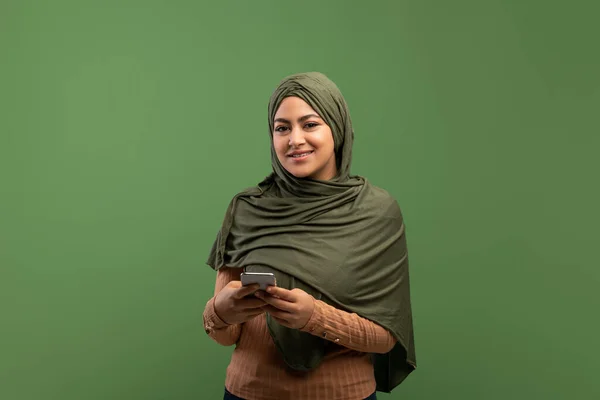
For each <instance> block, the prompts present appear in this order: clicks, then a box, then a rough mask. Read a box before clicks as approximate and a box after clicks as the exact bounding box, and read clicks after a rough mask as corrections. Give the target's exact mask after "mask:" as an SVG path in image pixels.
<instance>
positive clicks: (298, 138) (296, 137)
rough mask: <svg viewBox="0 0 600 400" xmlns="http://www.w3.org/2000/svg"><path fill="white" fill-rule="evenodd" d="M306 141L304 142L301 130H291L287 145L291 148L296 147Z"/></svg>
mask: <svg viewBox="0 0 600 400" xmlns="http://www.w3.org/2000/svg"><path fill="white" fill-rule="evenodd" d="M305 142H306V141H305V140H304V133H303V132H302V129H299V128H292V130H291V132H290V142H289V145H290V146H291V147H296V146H300V145H302V144H304V143H305Z"/></svg>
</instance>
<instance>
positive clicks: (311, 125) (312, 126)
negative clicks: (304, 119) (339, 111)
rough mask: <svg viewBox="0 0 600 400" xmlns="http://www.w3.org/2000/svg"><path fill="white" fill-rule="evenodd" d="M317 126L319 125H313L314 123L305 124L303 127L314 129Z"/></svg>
mask: <svg viewBox="0 0 600 400" xmlns="http://www.w3.org/2000/svg"><path fill="white" fill-rule="evenodd" d="M317 125H319V124H317V123H315V122H309V123H307V124H306V125H305V126H306V127H307V128H314V127H315V126H317Z"/></svg>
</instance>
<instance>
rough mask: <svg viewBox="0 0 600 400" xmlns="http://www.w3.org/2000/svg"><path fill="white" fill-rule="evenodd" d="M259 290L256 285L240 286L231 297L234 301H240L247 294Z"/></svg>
mask: <svg viewBox="0 0 600 400" xmlns="http://www.w3.org/2000/svg"><path fill="white" fill-rule="evenodd" d="M259 288H260V285H259V284H258V283H255V284H253V285H248V286H241V287H239V288H238V289H236V293H235V295H234V296H233V297H235V298H236V299H242V298H244V297H246V296H248V295H249V294H252V293H254V292H256V291H257V290H258V289H259Z"/></svg>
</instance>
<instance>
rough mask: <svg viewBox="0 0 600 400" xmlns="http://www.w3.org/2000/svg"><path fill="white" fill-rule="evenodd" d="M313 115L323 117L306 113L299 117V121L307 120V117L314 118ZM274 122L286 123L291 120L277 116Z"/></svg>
mask: <svg viewBox="0 0 600 400" xmlns="http://www.w3.org/2000/svg"><path fill="white" fill-rule="evenodd" d="M312 117H317V118H319V119H321V117H319V116H318V115H317V114H307V115H304V116H302V117H300V118H298V122H303V121H306V120H307V119H309V118H312ZM274 122H283V123H285V124H289V123H290V121H289V120H288V119H285V118H275V121H274Z"/></svg>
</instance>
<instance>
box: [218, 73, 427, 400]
mask: <svg viewBox="0 0 600 400" xmlns="http://www.w3.org/2000/svg"><path fill="white" fill-rule="evenodd" d="M290 96H296V97H299V98H301V99H303V100H304V101H306V103H308V104H309V105H310V106H311V107H312V108H313V109H314V110H315V111H316V112H317V113H318V114H319V116H321V118H323V120H324V121H325V122H326V123H327V124H328V125H329V127H330V128H331V131H332V133H333V139H334V149H335V156H336V164H337V169H338V172H337V175H336V176H335V177H334V178H333V179H332V180H329V181H321V180H315V179H309V178H296V177H294V176H293V175H291V174H290V173H289V172H288V171H287V170H285V168H283V166H282V165H281V163H280V162H279V160H278V158H277V155H276V153H275V149H274V147H273V144H272V142H273V141H272V140H271V163H272V167H273V172H272V173H271V174H270V175H269V176H268V177H267V178H265V179H264V180H263V181H262V182H260V183H258V185H257V186H255V187H252V188H249V189H246V190H244V191H242V192H240V193H238V194H237V195H236V196H234V198H233V199H232V201H231V202H230V204H229V207H228V209H227V212H226V215H225V218H224V221H223V224H222V227H221V229H220V231H219V233H218V235H217V238H216V240H215V242H214V244H213V246H212V249H211V252H210V255H209V258H208V261H207V263H208V265H210V266H211V267H212V268H213V269H215V270H218V269H220V268H223V267H234V268H235V267H237V268H240V267H243V268H244V269H245V270H246V271H253V272H273V273H274V274H275V275H276V278H277V285H278V286H281V287H284V288H286V289H290V290H291V289H293V288H300V289H302V290H304V291H306V292H307V293H309V294H311V295H313V296H314V297H315V298H316V299H317V300H321V301H323V302H325V303H327V304H330V305H332V306H334V307H336V308H338V309H341V310H344V311H347V312H352V313H356V314H358V315H360V316H362V317H363V318H366V319H369V320H371V321H373V322H375V323H377V324H379V325H381V326H382V327H384V328H386V329H387V330H389V331H390V332H391V333H392V334H393V335H394V337H395V338H396V340H397V343H396V345H395V347H394V348H393V349H392V350H391V351H390V352H389V353H386V354H373V355H372V357H373V362H374V367H375V378H376V380H377V390H378V391H381V392H391V390H392V389H393V388H395V387H396V386H398V385H399V384H400V383H401V382H402V381H403V380H404V379H405V378H406V377H407V376H408V375H409V374H410V373H411V372H412V371H413V370H414V369H415V368H416V357H415V346H414V334H413V320H412V308H411V302H410V285H409V271H408V252H407V247H406V235H405V224H404V220H403V217H402V213H401V211H400V208H399V206H398V204H397V202H396V200H395V199H393V198H392V196H390V195H389V193H387V192H386V191H385V190H383V189H381V188H378V187H376V186H374V185H372V184H370V183H369V182H368V181H367V180H366V179H365V178H363V177H360V176H353V175H350V166H351V161H352V144H353V140H354V131H353V128H352V121H351V119H350V114H349V111H348V106H347V104H346V101H345V100H344V97H343V96H342V94H341V92H340V90H339V89H338V87H337V86H336V85H335V84H334V83H333V82H332V81H331V80H330V79H329V78H328V77H326V76H325V75H324V74H322V73H318V72H310V73H301V74H295V75H291V76H289V77H287V78H285V79H284V80H283V81H281V82H280V84H279V86H278V87H277V88H276V89H275V91H274V93H273V94H272V96H271V99H270V101H269V107H268V118H269V121H268V122H269V134H270V135H272V134H273V121H274V116H275V113H276V111H277V109H278V108H279V105H280V104H281V102H282V101H283V100H284V99H285V98H287V97H290ZM266 318H267V325H268V328H269V332H270V334H271V337H272V338H273V341H274V343H275V345H276V346H277V348H278V349H279V351H280V353H281V355H282V357H283V359H284V360H285V362H286V364H287V365H288V367H289V368H291V369H293V370H294V371H310V370H312V369H314V368H316V367H317V366H318V365H319V364H320V363H321V361H322V360H323V358H324V356H325V355H326V354H327V352H328V351H330V350H331V349H332V348H335V347H336V346H338V345H337V344H335V343H333V342H331V341H329V340H327V339H323V338H321V337H318V336H315V335H312V334H310V333H308V332H303V331H301V330H296V329H289V328H286V327H284V326H282V325H280V324H278V323H277V322H276V321H275V320H274V319H272V318H271V317H270V315H269V314H267V317H266Z"/></svg>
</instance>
